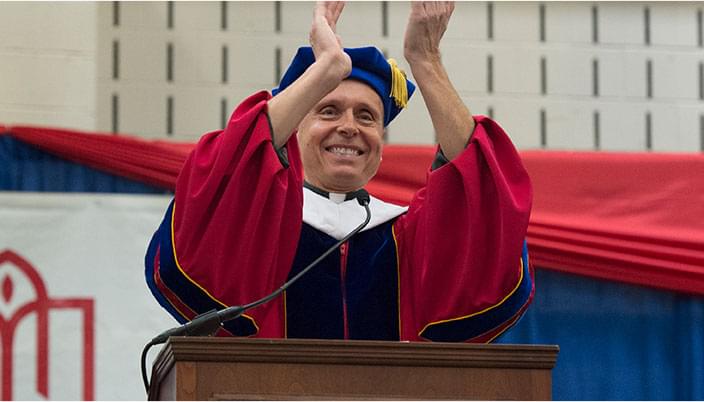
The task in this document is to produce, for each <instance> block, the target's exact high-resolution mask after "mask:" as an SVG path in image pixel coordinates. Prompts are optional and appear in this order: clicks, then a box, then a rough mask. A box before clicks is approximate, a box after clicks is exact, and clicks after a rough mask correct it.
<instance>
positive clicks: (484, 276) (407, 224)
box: [394, 117, 533, 341]
mask: <svg viewBox="0 0 704 402" xmlns="http://www.w3.org/2000/svg"><path fill="white" fill-rule="evenodd" d="M475 119H476V123H477V125H476V128H475V131H474V133H473V135H472V139H471V140H470V143H469V145H468V146H467V148H466V149H465V150H464V151H463V152H462V154H460V155H459V156H457V157H456V158H455V159H454V160H453V161H451V162H450V163H448V164H446V165H445V166H442V167H440V168H438V169H436V170H434V171H432V172H430V173H429V174H428V182H427V186H426V187H425V188H423V189H421V190H420V191H419V192H418V193H417V194H416V195H415V197H414V199H413V200H412V201H411V205H410V207H409V211H408V213H407V214H406V215H404V216H402V217H401V218H399V220H398V221H397V222H396V224H395V226H394V230H395V235H396V238H397V242H398V247H399V265H400V271H399V272H400V273H399V276H400V277H399V284H400V293H401V295H400V305H401V327H402V330H401V338H402V339H404V340H419V339H430V340H436V341H490V340H492V339H494V338H495V337H496V336H498V335H499V334H500V333H502V332H503V331H504V330H505V329H506V328H508V327H509V326H510V325H512V324H513V323H514V322H515V321H516V320H517V319H518V318H519V317H520V315H521V314H522V312H523V311H524V310H525V308H526V307H527V305H528V303H529V301H530V299H531V298H532V294H533V281H532V273H531V272H530V269H529V266H528V261H527V253H524V251H525V250H524V238H525V234H526V229H527V226H528V218H529V215H530V208H531V200H532V188H531V184H530V180H529V177H528V174H527V172H526V170H525V169H524V167H523V164H522V163H521V160H520V157H519V155H518V153H517V152H516V150H515V148H514V146H513V144H512V143H511V141H510V140H509V138H508V136H507V135H506V134H505V133H504V131H503V130H502V129H501V127H499V126H498V125H497V124H496V123H495V122H493V121H492V120H490V119H488V118H484V117H476V118H475Z"/></svg>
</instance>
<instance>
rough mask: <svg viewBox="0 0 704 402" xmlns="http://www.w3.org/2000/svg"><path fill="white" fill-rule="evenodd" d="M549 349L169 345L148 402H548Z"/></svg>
mask: <svg viewBox="0 0 704 402" xmlns="http://www.w3.org/2000/svg"><path fill="white" fill-rule="evenodd" d="M558 350H559V349H558V347H557V346H554V345H475V344H457V343H430V342H428V343H421V342H380V341H341V340H310V339H242V338H210V337H193V338H186V337H172V338H170V339H169V341H168V342H167V343H166V345H165V346H164V347H163V348H162V350H161V352H160V353H159V355H158V356H157V358H156V360H155V362H154V366H153V369H152V383H151V388H150V391H149V399H150V400H316V399H318V400H336V399H337V400H340V399H344V400H353V399H356V400H372V399H373V400H403V399H414V400H429V399H464V400H467V399H481V400H499V399H514V400H549V399H551V387H552V372H551V370H552V368H553V367H554V366H555V362H556V359H557V354H558Z"/></svg>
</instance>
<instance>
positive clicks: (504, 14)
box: [494, 1, 539, 42]
mask: <svg viewBox="0 0 704 402" xmlns="http://www.w3.org/2000/svg"><path fill="white" fill-rule="evenodd" d="M538 4H539V3H536V2H510V1H507V2H503V1H498V2H495V3H494V38H495V40H497V41H510V42H513V41H520V42H537V41H538V38H539V25H538V9H539V7H538Z"/></svg>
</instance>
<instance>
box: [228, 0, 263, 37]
mask: <svg viewBox="0 0 704 402" xmlns="http://www.w3.org/2000/svg"><path fill="white" fill-rule="evenodd" d="M227 14H228V31H230V32H251V33H262V34H263V33H267V34H271V33H272V32H273V30H274V4H273V2H270V1H235V2H228V3H227Z"/></svg>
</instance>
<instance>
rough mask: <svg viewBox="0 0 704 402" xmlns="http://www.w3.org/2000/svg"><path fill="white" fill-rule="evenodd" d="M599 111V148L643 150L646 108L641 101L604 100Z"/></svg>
mask: <svg viewBox="0 0 704 402" xmlns="http://www.w3.org/2000/svg"><path fill="white" fill-rule="evenodd" d="M600 110H601V112H600V122H601V133H600V134H601V135H600V141H601V149H602V150H604V151H644V150H645V119H644V117H643V116H644V115H645V112H646V110H647V108H646V106H645V105H644V104H642V103H627V102H604V103H602V107H601V109H600Z"/></svg>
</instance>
